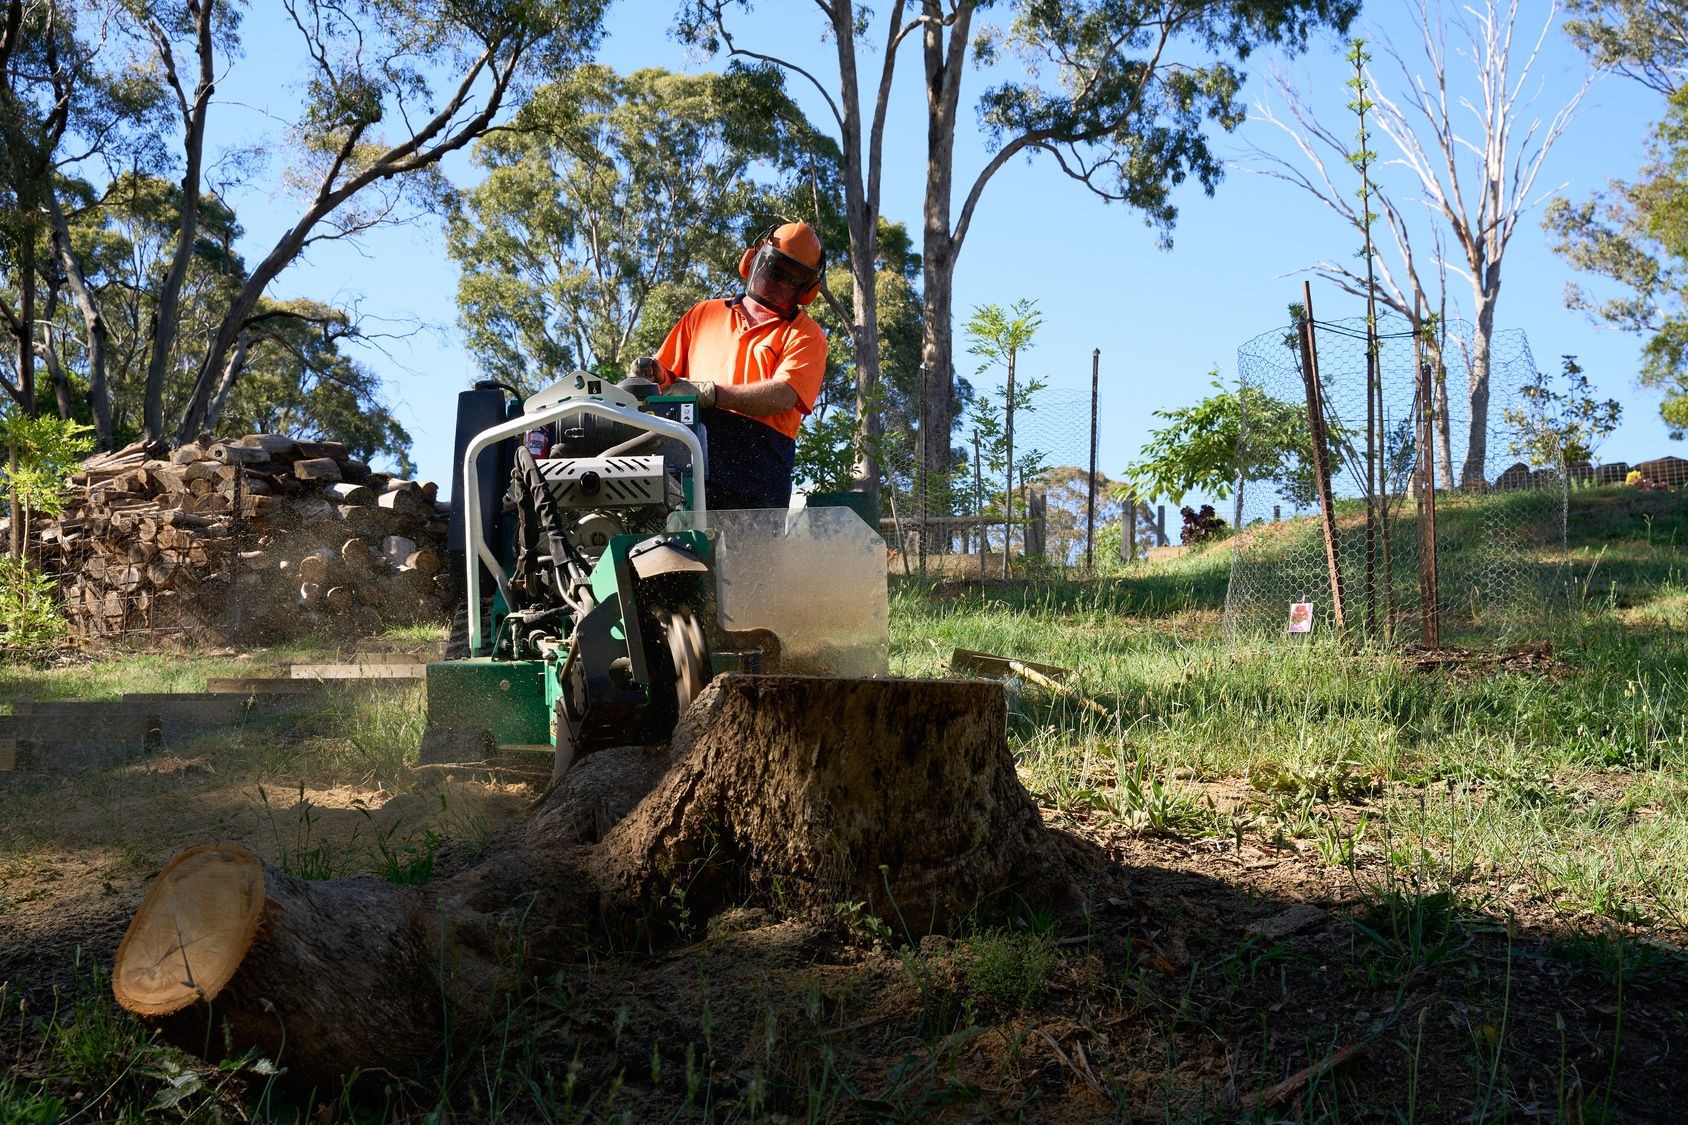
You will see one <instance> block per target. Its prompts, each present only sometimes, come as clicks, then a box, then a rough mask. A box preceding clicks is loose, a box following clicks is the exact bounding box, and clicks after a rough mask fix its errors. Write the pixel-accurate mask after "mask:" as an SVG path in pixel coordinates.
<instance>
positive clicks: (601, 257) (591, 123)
mask: <svg viewBox="0 0 1688 1125" xmlns="http://www.w3.org/2000/svg"><path fill="white" fill-rule="evenodd" d="M836 160H837V156H836V153H835V152H834V150H833V148H832V146H831V143H830V142H829V141H826V140H825V139H824V138H822V137H821V136H819V135H818V134H816V133H815V132H814V131H813V130H812V129H811V128H810V127H809V125H808V122H807V121H806V120H805V119H804V117H803V114H802V112H801V111H800V110H799V109H798V108H797V106H796V105H795V103H793V102H792V101H791V99H790V98H789V96H788V95H787V94H786V92H785V89H784V85H783V82H782V80H781V77H780V74H779V72H778V71H777V70H775V69H773V68H771V67H760V68H747V67H741V66H735V67H732V68H730V69H729V70H728V71H727V72H726V73H725V74H701V75H686V74H673V73H670V72H669V71H666V70H662V69H659V68H650V69H645V70H638V71H634V72H633V73H632V74H628V75H625V76H623V75H618V74H616V73H615V72H614V71H613V70H611V69H609V68H608V67H604V66H597V65H593V66H582V67H580V68H578V69H576V70H575V71H573V72H572V73H570V74H568V75H567V76H566V77H564V78H562V79H561V80H559V81H556V82H552V83H550V84H548V85H545V86H542V87H540V88H539V89H538V90H536V91H534V93H533V95H532V97H531V98H530V99H529V101H528V102H527V104H526V105H524V106H523V107H522V108H521V110H520V111H519V112H518V113H517V115H516V120H515V123H514V127H513V128H512V129H510V130H508V131H504V132H499V133H494V134H492V135H490V136H488V137H486V138H484V139H483V140H482V141H480V142H479V143H478V144H477V145H476V148H475V161H476V163H477V164H479V165H480V166H481V167H483V168H485V169H486V171H487V175H486V179H485V180H484V181H482V183H481V184H479V185H478V186H476V187H475V188H473V189H472V190H470V191H469V192H467V193H465V194H464V196H463V197H462V199H461V201H460V205H459V206H458V207H457V208H456V209H455V210H454V212H453V214H452V217H451V222H450V226H449V234H448V248H449V250H450V252H451V255H452V257H453V258H454V259H456V261H457V262H458V263H459V264H460V265H461V266H462V271H463V272H462V276H461V279H460V281H459V284H458V308H459V311H460V316H461V319H462V323H463V327H464V329H465V331H466V332H467V333H468V338H469V347H470V350H471V351H472V352H473V353H474V355H475V357H476V359H477V360H479V361H480V363H481V365H482V368H483V369H484V370H485V372H486V374H487V375H488V376H489V377H492V378H498V379H503V380H505V381H507V382H509V383H511V384H512V385H514V386H517V387H520V388H523V389H524V390H528V389H533V388H536V387H538V386H542V385H544V384H545V383H546V382H549V381H550V380H552V379H555V378H558V377H560V376H562V375H563V374H565V373H567V372H568V371H569V370H571V369H573V368H575V367H583V368H588V369H591V370H594V371H597V372H598V373H600V374H602V375H604V376H606V377H609V378H620V376H621V373H622V371H623V369H624V368H625V367H626V365H627V363H628V362H629V361H630V360H631V359H632V358H633V357H634V356H636V355H640V354H646V353H649V352H651V351H654V350H655V349H656V348H657V346H658V345H660V344H661V342H662V340H663V337H664V336H665V335H666V334H667V332H668V329H669V328H670V327H671V326H672V325H673V323H674V321H675V320H677V319H678V318H679V316H680V314H681V313H683V312H684V311H685V310H686V309H687V308H688V307H689V306H690V305H691V304H693V303H694V302H696V301H698V300H700V299H702V298H704V297H706V296H708V295H709V294H710V293H711V292H712V291H716V287H718V286H720V285H722V284H723V283H725V282H727V281H729V279H730V280H731V281H732V282H733V283H734V284H735V285H736V283H737V267H738V260H739V255H740V254H741V253H742V252H743V250H744V247H745V246H746V245H747V244H748V240H749V239H750V238H751V237H754V235H755V234H757V233H759V232H760V231H761V230H762V229H763V228H764V227H766V226H767V225H769V223H771V222H773V221H775V219H776V218H777V217H779V216H781V215H784V214H787V213H789V212H791V211H792V209H793V208H792V202H793V200H794V198H801V194H799V193H797V192H796V191H795V186H796V185H798V184H801V185H802V186H803V187H804V188H807V186H808V175H809V169H810V165H811V162H816V163H819V164H821V165H825V166H827V167H831V166H832V165H834V164H835V163H836ZM802 194H806V193H802ZM803 210H805V211H806V210H807V208H803ZM799 213H801V212H799Z"/></svg>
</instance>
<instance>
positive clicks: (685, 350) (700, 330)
mask: <svg viewBox="0 0 1688 1125" xmlns="http://www.w3.org/2000/svg"><path fill="white" fill-rule="evenodd" d="M656 358H657V360H658V361H659V362H660V363H661V364H662V365H663V366H664V367H666V368H667V369H668V370H670V371H672V372H673V373H674V375H675V377H676V378H679V379H686V380H688V381H690V382H693V383H727V384H736V385H739V386H744V385H747V384H751V383H760V382H762V381H763V380H766V379H781V380H784V381H785V382H787V383H789V384H791V389H792V390H794V391H796V392H797V405H795V406H793V407H792V408H791V409H789V410H782V411H780V412H779V413H778V414H767V415H763V416H762V417H759V418H756V421H758V422H761V423H763V424H765V425H768V426H771V427H773V428H774V429H776V430H778V431H779V432H780V433H782V434H784V435H785V436H786V437H788V438H791V439H793V440H796V438H797V427H798V426H799V425H801V424H802V422H803V416H804V415H805V414H808V413H809V412H810V411H812V410H813V409H814V408H815V399H816V398H818V397H820V393H821V380H822V379H823V378H824V377H825V375H826V333H825V332H822V331H821V326H820V325H818V324H816V323H815V322H814V319H813V318H811V317H810V316H809V314H808V313H806V312H802V311H801V310H799V312H798V313H797V316H796V317H795V318H793V319H791V320H781V319H780V318H779V317H772V318H770V319H769V320H766V321H763V322H762V323H760V324H755V325H752V324H751V322H750V317H749V316H748V315H746V313H745V311H744V309H743V308H742V307H741V306H740V303H739V299H736V298H735V299H732V300H714V301H699V302H698V303H697V304H695V305H693V306H692V307H691V308H690V309H688V310H686V315H685V316H683V317H681V318H680V323H678V324H676V325H675V326H674V328H673V330H672V331H671V332H669V333H668V339H666V340H664V341H663V342H662V347H661V349H660V350H658V352H657V353H656ZM729 413H734V414H736V413H738V412H737V411H730V412H729ZM744 417H755V416H754V415H744Z"/></svg>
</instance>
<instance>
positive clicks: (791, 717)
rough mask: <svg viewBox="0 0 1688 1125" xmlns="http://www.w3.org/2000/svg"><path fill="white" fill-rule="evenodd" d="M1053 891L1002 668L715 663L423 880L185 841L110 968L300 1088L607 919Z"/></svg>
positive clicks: (907, 924)
mask: <svg viewBox="0 0 1688 1125" xmlns="http://www.w3.org/2000/svg"><path fill="white" fill-rule="evenodd" d="M1071 888H1072V884H1071V881H1070V878H1069V877H1068V876H1067V874H1066V872H1065V869H1064V868H1063V867H1062V865H1061V860H1060V858H1059V854H1058V849H1057V848H1056V847H1054V846H1053V838H1052V836H1051V834H1050V833H1048V831H1047V830H1046V829H1045V828H1044V825H1043V823H1042V820H1041V818H1040V817H1039V815H1038V812H1037V808H1036V806H1035V805H1034V804H1033V803H1032V801H1031V798H1030V797H1029V796H1028V795H1027V793H1026V792H1025V790H1024V789H1023V788H1021V786H1020V783H1019V780H1018V778H1017V777H1016V776H1015V772H1014V760H1013V756H1012V754H1011V753H1010V751H1009V749H1008V744H1007V738H1006V709H1005V705H1004V700H1003V695H1002V688H1001V686H1000V685H998V684H994V683H984V682H979V681H922V680H888V679H887V680H834V679H822V678H817V677H796V676H773V677H763V676H738V675H727V676H721V677H717V678H716V680H715V681H714V682H713V683H711V684H710V685H709V686H708V687H707V688H706V689H705V690H704V691H703V692H702V693H701V694H700V695H699V696H698V698H697V699H696V700H695V701H694V702H693V704H692V706H691V708H690V709H689V710H688V711H687V713H686V714H685V715H684V716H683V717H682V719H681V721H680V724H679V726H678V728H677V729H676V731H675V735H674V738H673V740H672V742H671V743H670V746H669V747H668V748H666V749H664V748H660V747H659V748H648V749H641V748H635V747H629V748H624V749H620V750H610V751H603V752H601V753H599V754H595V755H591V756H589V757H588V758H586V759H585V760H584V761H582V762H581V763H579V764H578V765H577V766H576V767H575V769H573V770H571V771H570V772H569V773H568V774H566V775H565V776H564V777H563V779H562V780H561V781H560V782H559V783H558V784H557V785H556V786H555V787H554V788H553V789H552V790H551V791H550V792H548V793H547V794H546V795H545V797H544V798H543V799H542V801H541V802H540V804H539V807H538V808H537V810H536V812H535V815H534V817H533V819H532V821H531V822H530V824H529V825H528V829H527V832H526V835H525V839H524V840H523V842H522V843H521V844H520V846H517V847H514V848H511V849H509V850H506V851H503V852H500V853H499V854H497V855H494V856H493V857H491V858H490V859H488V860H486V861H485V862H483V863H481V864H480V865H478V866H477V867H474V868H472V869H470V870H468V871H466V872H463V873H462V874H459V875H456V876H453V877H451V878H448V879H443V880H440V881H439V882H437V883H434V884H430V885H428V886H426V887H420V888H406V887H395V886H391V885H389V884H387V883H384V882H381V881H379V880H377V879H373V878H368V877H362V878H354V879H334V880H327V881H322V882H305V881H302V880H299V879H295V878H293V877H292V876H289V875H286V874H284V873H282V872H279V871H276V870H275V869H274V868H271V867H269V866H267V865H264V864H262V863H260V862H259V861H258V860H257V859H256V858H254V857H253V856H252V855H251V854H250V853H248V852H246V851H245V850H244V849H242V848H240V847H238V846H237V845H233V844H211V845H202V846H200V847H197V848H192V849H189V850H188V851H187V852H184V853H183V854H182V855H181V856H179V857H177V859H176V860H174V861H173V862H172V863H171V864H170V866H169V867H167V868H166V869H165V870H164V872H163V873H161V874H160V875H159V877H158V879H157V880H156V881H155V882H154V884H153V886H152V887H151V889H150V890H149V891H148V893H147V896H146V899H145V901H144V902H143V903H142V904H141V907H140V910H139V911H137V913H136V915H135V918H134V920H133V921H132V922H131V924H130V927H129V933H128V935H127V936H126V937H125V938H124V940H123V944H122V945H121V946H120V947H119V949H118V952H117V961H116V965H115V967H114V969H113V974H112V987H113V990H114V992H115V993H116V995H117V999H118V1001H119V1003H121V1004H122V1005H123V1006H124V1007H125V1008H127V1009H129V1010H130V1011H132V1012H135V1013H136V1014H137V1015H140V1016H141V1017H143V1018H144V1019H147V1020H148V1021H150V1022H152V1023H154V1024H155V1025H157V1026H159V1027H160V1028H161V1029H162V1030H163V1031H164V1033H165V1034H166V1035H167V1036H168V1037H169V1038H171V1039H172V1040H173V1041H175V1042H177V1043H178V1044H180V1045H181V1046H183V1047H184V1048H186V1049H188V1050H193V1051H203V1050H205V1049H206V1048H207V1045H208V1044H209V1045H210V1046H212V1047H213V1048H220V1047H221V1045H222V1043H223V1042H224V1038H223V1035H222V1034H221V1031H222V1028H223V1025H224V1021H225V1020H226V1021H227V1027H228V1029H229V1033H230V1034H229V1041H230V1042H231V1043H232V1044H233V1046H234V1049H236V1050H242V1049H245V1048H247V1047H257V1048H259V1049H260V1050H262V1051H263V1052H265V1053H266V1055H268V1056H269V1057H271V1058H274V1059H275V1060H276V1061H278V1062H279V1063H280V1065H282V1066H283V1067H285V1068H286V1069H287V1070H288V1072H289V1075H290V1077H291V1078H292V1079H293V1081H295V1082H296V1083H301V1084H316V1085H321V1084H323V1083H325V1082H329V1083H331V1082H335V1081H338V1080H339V1079H340V1078H342V1077H345V1076H348V1075H351V1074H353V1073H355V1072H356V1071H358V1070H360V1069H367V1068H372V1067H380V1068H383V1069H386V1070H398V1069H400V1068H403V1067H407V1066H414V1065H417V1064H419V1063H421V1062H423V1061H425V1060H426V1059H427V1058H428V1056H429V1055H430V1054H431V1053H432V1052H433V1051H434V1050H436V1049H437V1048H438V1047H439V1046H440V1044H441V1043H442V1041H443V1039H444V1036H445V1034H446V1033H447V1029H450V1030H451V1031H453V1032H461V1031H466V1030H469V1029H472V1028H474V1027H475V1026H477V1025H478V1024H479V1023H480V1022H481V1021H482V1019H483V1018H484V1017H485V1015H486V1013H487V1012H488V1011H490V1010H491V1007H492V1006H491V1004H490V1003H489V1001H490V1000H491V999H492V998H493V997H496V996H497V995H498V994H499V993H500V992H501V991H502V990H505V989H509V988H515V987H520V985H521V982H522V981H524V980H529V979H532V977H533V975H534V973H535V971H536V970H540V969H544V968H550V967H556V966H562V965H567V964H570V963H573V962H576V961H579V960H582V959H584V958H586V957H587V956H588V955H589V948H590V943H591V938H592V937H593V935H594V933H597V934H600V935H601V934H602V933H604V932H605V929H606V928H607V929H608V930H609V931H612V932H615V933H619V934H627V933H638V934H640V935H642V936H644V937H646V938H647V939H651V940H654V939H659V938H664V937H670V936H683V935H684V933H685V932H686V927H687V926H688V925H689V926H698V925H701V924H702V923H703V922H704V921H705V920H706V919H707V918H708V917H709V916H710V915H712V914H713V913H715V912H717V911H719V910H721V909H723V908H726V907H729V906H733V905H736V904H738V903H740V902H743V901H746V900H751V901H760V902H766V903H772V904H777V905H778V906H780V908H781V909H785V910H790V911H802V910H821V911H830V908H831V907H832V906H833V905H834V904H838V903H846V902H848V903H865V904H867V906H868V908H869V909H870V910H872V911H873V912H874V913H876V914H878V915H879V916H880V917H882V918H884V919H886V921H887V922H888V923H889V924H890V925H891V926H892V927H893V930H894V931H895V932H897V933H899V934H902V935H906V936H907V937H909V938H910V939H914V938H918V937H919V936H921V935H922V934H925V933H927V932H930V931H932V930H935V929H940V928H942V927H943V926H944V925H945V924H946V923H948V922H949V921H950V920H951V919H953V918H954V917H955V916H956V915H957V914H958V913H964V912H966V911H969V910H971V909H973V908H974V907H975V906H976V905H978V904H980V903H982V902H985V901H986V900H988V899H990V898H991V897H992V896H995V895H999V894H1004V893H1011V894H1014V895H1017V896H1019V897H1021V898H1024V899H1027V900H1032V901H1040V900H1041V901H1045V902H1047V901H1050V900H1051V899H1060V898H1064V897H1066V896H1068V895H1070V894H1071V893H1072V889H1071ZM207 1021H210V1023H211V1024H212V1027H211V1028H210V1030H211V1031H213V1032H214V1033H213V1034H210V1035H207V1034H206V1032H207V1030H208V1029H207Z"/></svg>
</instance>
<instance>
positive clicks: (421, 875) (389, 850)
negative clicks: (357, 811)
mask: <svg viewBox="0 0 1688 1125" xmlns="http://www.w3.org/2000/svg"><path fill="white" fill-rule="evenodd" d="M401 823H402V821H398V820H395V821H393V823H392V825H391V826H390V827H388V829H387V830H386V831H385V832H382V833H381V834H380V836H378V837H377V838H376V841H375V850H376V853H377V857H376V861H375V874H377V875H379V876H381V878H383V879H385V880H387V882H389V883H397V884H398V885H399V886H402V887H420V886H422V885H423V884H424V883H427V882H428V881H429V880H430V879H432V878H433V877H434V856H435V854H436V853H438V852H439V850H440V845H441V844H443V843H444V842H445V840H444V839H443V838H442V837H441V836H440V835H439V834H438V833H436V832H435V831H434V830H433V829H431V828H428V829H424V830H423V832H422V838H421V839H420V840H418V839H416V836H415V833H412V834H411V835H409V836H407V837H405V839H404V840H403V841H402V842H401V843H399V844H398V845H397V846H394V844H393V837H394V835H396V834H397V833H398V830H399V825H400V824H401Z"/></svg>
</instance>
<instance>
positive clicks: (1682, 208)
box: [1543, 90, 1688, 438]
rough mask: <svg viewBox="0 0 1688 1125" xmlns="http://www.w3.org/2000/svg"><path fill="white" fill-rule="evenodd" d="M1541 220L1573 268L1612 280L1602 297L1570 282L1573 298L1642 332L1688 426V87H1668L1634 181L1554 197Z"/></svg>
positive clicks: (1646, 378)
mask: <svg viewBox="0 0 1688 1125" xmlns="http://www.w3.org/2000/svg"><path fill="white" fill-rule="evenodd" d="M1543 225H1544V226H1545V227H1546V228H1547V230H1548V232H1549V234H1550V235H1552V237H1553V239H1554V249H1555V250H1556V251H1558V253H1559V254H1560V255H1561V256H1562V257H1564V258H1565V260H1566V261H1568V262H1569V263H1570V264H1571V265H1572V266H1574V267H1576V268H1577V269H1580V270H1586V271H1588V272H1589V273H1592V274H1595V275H1597V276H1599V277H1602V278H1605V279H1606V280H1608V281H1611V282H1614V283H1615V284H1616V285H1617V286H1618V287H1619V289H1620V290H1622V292H1621V293H1620V294H1619V295H1617V296H1613V297H1609V298H1605V299H1599V298H1596V297H1595V296H1592V295H1590V294H1589V293H1587V292H1586V291H1584V290H1583V289H1582V287H1580V286H1576V285H1572V286H1568V287H1567V288H1566V298H1565V299H1566V304H1567V305H1569V306H1570V307H1571V308H1573V309H1583V310H1586V311H1588V312H1590V313H1592V314H1594V315H1595V316H1597V317H1598V318H1600V319H1601V320H1603V321H1605V322H1606V323H1608V324H1610V325H1613V326H1614V327H1617V328H1620V329H1623V330H1625V331H1628V332H1634V333H1636V334H1638V335H1641V336H1643V337H1645V339H1646V343H1645V344H1644V345H1643V347H1642V353H1641V354H1642V366H1641V373H1640V378H1641V382H1642V384H1643V385H1645V386H1650V387H1658V388H1660V389H1662V390H1663V392H1664V401H1663V402H1662V403H1661V404H1660V406H1659V413H1660V415H1661V416H1662V417H1663V419H1664V421H1665V425H1666V426H1667V427H1668V428H1669V430H1670V435H1671V436H1672V437H1674V438H1681V437H1682V436H1683V435H1684V434H1685V433H1688V90H1678V91H1676V92H1675V93H1673V94H1672V95H1671V98H1670V101H1669V104H1668V106H1667V109H1666V116H1665V119H1664V120H1663V121H1661V122H1660V123H1659V124H1658V126H1657V127H1656V128H1655V129H1654V134H1653V139H1652V142H1651V144H1650V145H1649V149H1648V157H1647V162H1646V164H1645V165H1644V166H1643V167H1642V169H1641V171H1640V174H1639V177H1638V178H1637V179H1636V180H1634V181H1627V182H1626V181H1623V180H1613V181H1611V182H1610V183H1608V185H1607V187H1606V190H1605V191H1604V192H1599V193H1596V194H1595V195H1593V196H1590V197H1589V198H1587V199H1585V200H1583V201H1581V202H1580V203H1577V202H1572V201H1570V200H1567V199H1555V200H1553V201H1552V202H1551V203H1550V204H1549V205H1548V207H1547V211H1546V214H1545V216H1544V218H1543Z"/></svg>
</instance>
